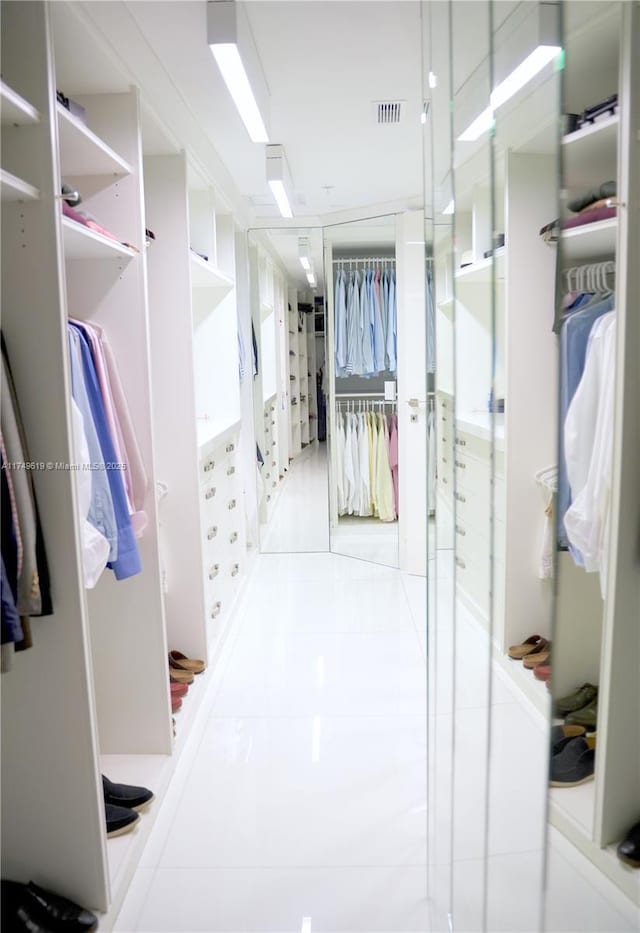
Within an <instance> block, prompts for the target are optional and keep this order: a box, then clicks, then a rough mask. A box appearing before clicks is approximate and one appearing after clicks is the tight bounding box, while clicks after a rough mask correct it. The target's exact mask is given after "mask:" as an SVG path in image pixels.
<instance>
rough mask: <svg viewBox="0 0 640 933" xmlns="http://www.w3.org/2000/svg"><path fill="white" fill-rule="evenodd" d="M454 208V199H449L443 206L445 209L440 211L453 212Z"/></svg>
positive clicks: (444, 212)
mask: <svg viewBox="0 0 640 933" xmlns="http://www.w3.org/2000/svg"><path fill="white" fill-rule="evenodd" d="M455 209H456V202H455V201H449V203H448V204H447V206H446V207H445V209H444V210H443V212H442V213H443V214H453V212H454V211H455Z"/></svg>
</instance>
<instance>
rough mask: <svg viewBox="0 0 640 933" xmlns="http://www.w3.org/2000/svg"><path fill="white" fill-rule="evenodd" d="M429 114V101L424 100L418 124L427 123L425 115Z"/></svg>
mask: <svg viewBox="0 0 640 933" xmlns="http://www.w3.org/2000/svg"><path fill="white" fill-rule="evenodd" d="M428 113H429V101H428V100H425V101H424V102H423V104H422V113H421V114H420V122H421V123H426V122H427V114H428Z"/></svg>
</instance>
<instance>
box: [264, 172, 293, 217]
mask: <svg viewBox="0 0 640 933" xmlns="http://www.w3.org/2000/svg"><path fill="white" fill-rule="evenodd" d="M269 187H270V188H271V193H272V194H273V196H274V198H275V199H276V204H277V205H278V210H279V211H280V213H281V214H282V216H283V217H293V211H292V210H291V205H290V204H289V198H288V197H287V192H286V191H285V190H284V182H282V181H280V180H279V179H278V178H273V179H272V180H271V181H270V182H269Z"/></svg>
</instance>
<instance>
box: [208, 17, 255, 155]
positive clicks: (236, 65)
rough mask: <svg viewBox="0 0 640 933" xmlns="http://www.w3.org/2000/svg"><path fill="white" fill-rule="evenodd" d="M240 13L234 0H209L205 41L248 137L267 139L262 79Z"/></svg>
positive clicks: (246, 27) (245, 25)
mask: <svg viewBox="0 0 640 933" xmlns="http://www.w3.org/2000/svg"><path fill="white" fill-rule="evenodd" d="M243 15H244V14H242V13H241V10H240V9H239V4H236V2H235V0H209V2H208V3H207V42H208V44H209V48H210V49H211V51H212V53H213V57H214V58H215V60H216V62H217V64H218V68H219V69H220V73H221V75H222V77H223V80H224V83H225V84H226V86H227V89H228V91H229V93H230V94H231V97H232V99H233V102H234V104H235V105H236V107H237V110H238V113H239V114H240V117H241V119H242V122H243V123H244V125H245V127H246V128H247V132H248V134H249V137H250V138H251V140H252V141H253V142H254V143H267V142H269V133H268V131H267V127H266V123H265V119H264V117H263V112H265V113H266V112H267V109H268V92H267V89H266V81H265V80H264V76H263V74H262V69H261V67H260V64H259V59H258V57H257V53H256V51H255V48H254V46H253V39H252V37H251V33H250V30H249V29H248V26H247V24H246V23H245V21H244V19H243V18H242V17H243ZM259 101H260V103H261V104H262V109H261V107H260V103H259Z"/></svg>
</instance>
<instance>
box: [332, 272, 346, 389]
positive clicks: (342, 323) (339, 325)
mask: <svg viewBox="0 0 640 933" xmlns="http://www.w3.org/2000/svg"><path fill="white" fill-rule="evenodd" d="M334 321H335V331H336V334H335V341H336V376H343V375H344V372H345V367H346V365H347V301H346V290H345V276H344V272H343V271H342V269H338V271H337V272H336V290H335V307H334Z"/></svg>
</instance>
